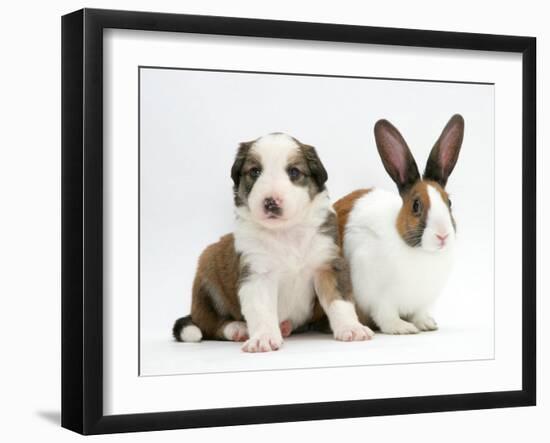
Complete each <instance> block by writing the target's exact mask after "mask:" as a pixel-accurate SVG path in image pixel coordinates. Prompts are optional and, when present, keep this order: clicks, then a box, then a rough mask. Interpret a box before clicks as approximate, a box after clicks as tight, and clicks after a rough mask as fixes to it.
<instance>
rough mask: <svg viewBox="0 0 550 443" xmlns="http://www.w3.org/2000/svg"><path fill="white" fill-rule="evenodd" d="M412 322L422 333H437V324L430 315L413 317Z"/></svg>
mask: <svg viewBox="0 0 550 443" xmlns="http://www.w3.org/2000/svg"><path fill="white" fill-rule="evenodd" d="M412 322H413V323H414V325H415V326H416V327H417V328H418V329H420V330H421V331H435V330H436V329H437V323H436V322H435V320H434V319H433V318H432V317H430V316H429V315H418V316H415V317H413V319H412Z"/></svg>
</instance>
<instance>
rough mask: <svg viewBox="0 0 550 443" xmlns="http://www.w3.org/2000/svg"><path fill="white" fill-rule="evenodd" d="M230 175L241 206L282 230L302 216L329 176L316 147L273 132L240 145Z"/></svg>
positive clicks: (259, 220)
mask: <svg viewBox="0 0 550 443" xmlns="http://www.w3.org/2000/svg"><path fill="white" fill-rule="evenodd" d="M231 178H232V179H233V183H234V185H233V192H234V197H235V205H236V206H237V207H238V209H239V210H240V211H241V212H243V211H244V212H245V213H246V214H247V216H248V217H249V218H250V219H251V220H253V221H254V222H256V223H259V224H260V225H262V226H264V227H266V228H270V229H279V228H285V227H289V226H292V225H294V224H296V223H297V222H298V221H299V220H300V219H301V218H302V216H303V215H304V213H305V212H306V211H307V209H308V207H309V204H310V203H311V201H312V200H313V199H314V198H315V196H316V195H317V194H318V193H320V192H322V191H324V190H325V182H326V181H327V178H328V177H327V172H326V170H325V168H324V166H323V164H322V163H321V160H320V159H319V157H318V155H317V152H316V151H315V148H314V147H313V146H308V145H304V144H302V143H300V142H299V141H298V140H296V139H295V138H293V137H290V136H289V135H286V134H282V133H274V134H269V135H266V136H263V137H260V138H258V139H256V140H254V141H252V142H245V143H241V144H240V146H239V149H238V151H237V156H236V158H235V162H234V163H233V167H232V168H231Z"/></svg>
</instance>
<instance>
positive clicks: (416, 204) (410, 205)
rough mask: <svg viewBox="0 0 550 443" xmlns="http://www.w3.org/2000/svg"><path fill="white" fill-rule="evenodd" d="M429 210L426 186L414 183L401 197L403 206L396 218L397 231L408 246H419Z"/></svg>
mask: <svg viewBox="0 0 550 443" xmlns="http://www.w3.org/2000/svg"><path fill="white" fill-rule="evenodd" d="M429 209H430V197H429V196H428V188H427V184H426V183H425V182H423V181H419V182H418V183H416V184H415V185H414V186H413V187H412V188H411V189H410V190H409V192H407V193H406V194H405V195H404V196H403V206H402V207H401V210H400V211H399V215H398V217H397V231H398V232H399V235H400V236H401V238H402V239H403V240H404V241H405V243H407V244H408V245H409V246H412V247H415V246H420V244H421V243H422V234H424V229H425V228H426V219H427V217H428V211H429Z"/></svg>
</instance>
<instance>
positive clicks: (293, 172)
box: [287, 167, 302, 180]
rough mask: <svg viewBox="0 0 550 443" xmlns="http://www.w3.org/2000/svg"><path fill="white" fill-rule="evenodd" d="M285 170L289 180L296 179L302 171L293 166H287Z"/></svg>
mask: <svg viewBox="0 0 550 443" xmlns="http://www.w3.org/2000/svg"><path fill="white" fill-rule="evenodd" d="M287 172H288V176H289V177H290V179H291V180H297V179H299V178H300V176H301V175H302V172H301V171H300V170H299V169H298V168H295V167H291V168H288V171H287Z"/></svg>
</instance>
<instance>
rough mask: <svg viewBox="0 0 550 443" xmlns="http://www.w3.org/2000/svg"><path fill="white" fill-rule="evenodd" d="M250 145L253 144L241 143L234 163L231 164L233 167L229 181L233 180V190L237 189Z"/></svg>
mask: <svg viewBox="0 0 550 443" xmlns="http://www.w3.org/2000/svg"><path fill="white" fill-rule="evenodd" d="M252 143H253V142H242V143H241V144H240V145H239V149H238V150H237V155H236V156H235V161H234V162H233V166H232V167H231V179H232V180H233V184H234V187H235V189H237V188H238V187H239V183H240V181H241V172H242V169H243V166H244V162H245V160H246V157H247V156H248V151H250V148H251V146H252Z"/></svg>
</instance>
